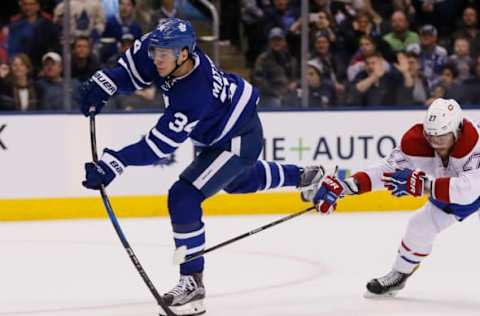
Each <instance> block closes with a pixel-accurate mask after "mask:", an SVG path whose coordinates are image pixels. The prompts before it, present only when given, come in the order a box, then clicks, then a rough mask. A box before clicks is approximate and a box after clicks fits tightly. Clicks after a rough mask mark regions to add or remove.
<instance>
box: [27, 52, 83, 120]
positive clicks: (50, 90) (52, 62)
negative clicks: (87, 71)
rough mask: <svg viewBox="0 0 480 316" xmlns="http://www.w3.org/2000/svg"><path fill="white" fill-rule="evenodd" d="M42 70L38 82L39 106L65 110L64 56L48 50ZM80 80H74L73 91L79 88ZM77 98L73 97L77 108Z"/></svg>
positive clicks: (45, 108) (47, 108) (44, 108)
mask: <svg viewBox="0 0 480 316" xmlns="http://www.w3.org/2000/svg"><path fill="white" fill-rule="evenodd" d="M42 64H43V68H42V72H41V76H40V78H39V79H38V80H37V82H36V87H37V91H38V100H39V104H38V108H39V109H41V110H49V111H52V110H55V111H59V110H63V109H64V107H65V104H64V102H63V101H64V99H63V78H62V71H63V64H62V57H61V56H60V55H59V54H58V53H55V52H48V53H46V54H45V55H44V56H43V58H42ZM78 85H79V82H78V81H77V80H75V79H73V80H72V87H71V91H72V93H73V91H77V90H78ZM76 99H77V98H75V97H72V98H71V100H72V101H71V102H72V103H71V105H72V108H77V107H78V105H77V103H76V101H75V100H76Z"/></svg>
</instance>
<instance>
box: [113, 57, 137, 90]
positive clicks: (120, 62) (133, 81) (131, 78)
mask: <svg viewBox="0 0 480 316" xmlns="http://www.w3.org/2000/svg"><path fill="white" fill-rule="evenodd" d="M118 63H119V64H120V65H121V66H122V67H123V68H125V70H126V71H127V73H128V76H129V77H130V81H131V82H132V83H133V86H134V87H135V89H137V90H140V89H142V87H141V86H139V85H138V83H137V82H136V81H135V79H134V78H133V75H132V73H131V71H130V69H128V66H127V64H126V63H125V61H124V60H123V58H120V59H119V60H118Z"/></svg>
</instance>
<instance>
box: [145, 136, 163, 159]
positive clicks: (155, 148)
mask: <svg viewBox="0 0 480 316" xmlns="http://www.w3.org/2000/svg"><path fill="white" fill-rule="evenodd" d="M145 141H146V142H147V145H148V147H150V149H151V150H152V151H153V152H154V153H155V155H156V156H157V157H158V158H165V157H168V154H166V153H164V152H163V151H161V150H160V148H158V146H157V145H156V144H155V143H154V142H153V141H152V140H150V139H149V137H148V135H147V136H145Z"/></svg>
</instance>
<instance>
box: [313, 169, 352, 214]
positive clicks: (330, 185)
mask: <svg viewBox="0 0 480 316" xmlns="http://www.w3.org/2000/svg"><path fill="white" fill-rule="evenodd" d="M344 192H345V187H344V184H343V183H342V180H339V179H337V178H335V177H332V176H327V177H325V179H324V180H323V181H322V182H321V184H320V188H319V189H318V191H317V192H316V193H315V196H314V197H313V204H314V205H315V207H316V208H317V210H318V211H319V212H320V213H321V214H324V215H328V214H331V213H333V211H335V209H336V207H337V200H338V198H340V197H341V196H342V195H343V194H344Z"/></svg>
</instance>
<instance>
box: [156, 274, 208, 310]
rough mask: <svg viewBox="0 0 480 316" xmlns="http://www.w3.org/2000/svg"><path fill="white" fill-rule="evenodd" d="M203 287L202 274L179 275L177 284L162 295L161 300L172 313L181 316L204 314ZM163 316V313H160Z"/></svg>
mask: <svg viewBox="0 0 480 316" xmlns="http://www.w3.org/2000/svg"><path fill="white" fill-rule="evenodd" d="M204 298H205V287H204V286H203V281H202V273H194V274H193V275H181V276H180V281H179V282H178V284H177V285H176V286H175V287H174V288H173V289H172V290H170V291H169V292H167V293H165V294H164V295H163V300H164V301H165V304H167V305H168V306H169V307H170V309H171V310H172V312H174V313H175V314H177V315H182V316H196V315H202V314H205V312H206V310H205V307H204V306H203V300H204ZM160 316H163V311H162V312H161V313H160Z"/></svg>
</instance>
